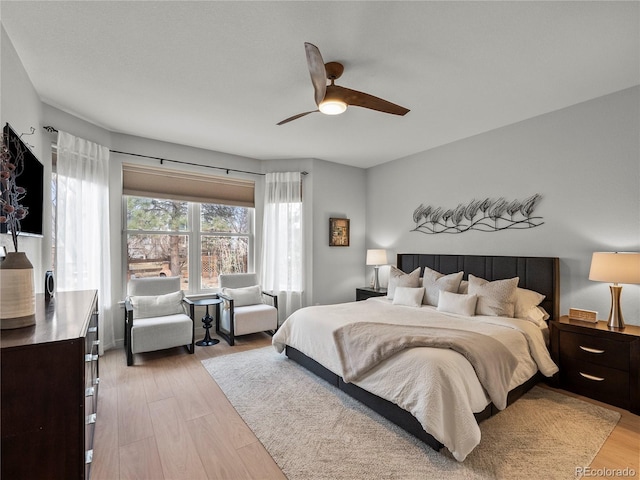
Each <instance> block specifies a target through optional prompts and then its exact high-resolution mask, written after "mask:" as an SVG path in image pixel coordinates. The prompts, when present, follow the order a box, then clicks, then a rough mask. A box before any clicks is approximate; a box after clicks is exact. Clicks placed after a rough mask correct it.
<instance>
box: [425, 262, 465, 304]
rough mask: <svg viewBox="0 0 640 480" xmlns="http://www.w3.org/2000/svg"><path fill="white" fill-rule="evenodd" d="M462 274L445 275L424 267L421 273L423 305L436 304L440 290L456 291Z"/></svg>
mask: <svg viewBox="0 0 640 480" xmlns="http://www.w3.org/2000/svg"><path fill="white" fill-rule="evenodd" d="M462 275H464V272H458V273H451V274H449V275H445V274H444V273H440V272H436V271H435V270H431V269H430V268H429V267H424V274H423V275H422V286H423V287H424V299H423V300H422V302H423V303H424V304H425V305H433V306H437V305H438V295H439V293H440V291H442V290H444V291H446V292H453V293H455V292H457V291H458V288H460V281H461V280H462Z"/></svg>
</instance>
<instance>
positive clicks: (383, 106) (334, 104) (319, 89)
mask: <svg viewBox="0 0 640 480" xmlns="http://www.w3.org/2000/svg"><path fill="white" fill-rule="evenodd" d="M304 49H305V51H306V54H307V65H308V66H309V73H310V74H311V83H313V89H314V90H315V100H316V105H318V109H317V110H310V111H308V112H303V113H299V114H297V115H294V116H292V117H289V118H286V119H284V120H282V121H281V122H279V123H278V125H283V124H285V123H289V122H291V121H293V120H297V119H298V118H300V117H304V116H305V115H309V114H310V113H315V112H321V113H324V114H326V115H338V114H340V113H343V112H344V111H345V110H346V109H347V106H349V105H351V106H354V107H363V108H369V109H371V110H377V111H379V112H384V113H392V114H394V115H405V114H406V113H407V112H408V111H409V109H407V108H404V107H401V106H400V105H396V104H395V103H391V102H388V101H387V100H383V99H382V98H378V97H374V96H373V95H369V94H368V93H363V92H358V91H356V90H351V89H350V88H345V87H341V86H339V85H336V84H335V81H336V80H337V79H338V78H340V76H341V75H342V72H343V71H344V66H343V65H342V64H341V63H338V62H329V63H324V60H322V55H320V50H318V47H316V46H315V45H313V44H311V43H308V42H305V44H304ZM327 80H329V81H330V82H331V83H330V84H329V85H327Z"/></svg>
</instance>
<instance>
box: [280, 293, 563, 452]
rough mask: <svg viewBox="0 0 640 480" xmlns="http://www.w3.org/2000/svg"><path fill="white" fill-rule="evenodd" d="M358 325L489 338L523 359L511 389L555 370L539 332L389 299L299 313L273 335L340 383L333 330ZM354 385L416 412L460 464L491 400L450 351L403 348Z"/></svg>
mask: <svg viewBox="0 0 640 480" xmlns="http://www.w3.org/2000/svg"><path fill="white" fill-rule="evenodd" d="M357 321H367V322H380V323H393V324H398V325H400V326H401V325H429V326H433V327H444V328H454V329H455V328H460V329H465V330H471V331H474V332H478V333H483V334H486V335H490V336H492V337H493V338H495V339H497V340H498V341H500V342H501V343H503V344H504V345H505V346H506V347H508V348H509V350H511V352H512V353H513V354H514V355H515V356H516V357H517V358H518V360H519V364H518V367H517V368H516V370H515V372H514V374H513V377H512V379H511V385H510V389H513V388H515V387H517V386H518V385H520V384H522V383H524V382H525V381H526V380H528V379H529V378H531V377H532V376H533V375H534V374H535V373H536V372H537V371H538V370H540V371H541V372H542V373H543V374H544V375H545V376H551V375H553V374H554V373H556V372H557V371H558V367H557V366H556V365H555V364H554V363H553V361H552V360H551V357H550V356H549V352H548V350H547V348H546V345H545V340H544V337H543V333H542V330H540V328H539V327H538V326H536V325H534V324H533V323H531V322H529V321H527V320H521V319H515V318H505V317H486V316H474V317H464V316H460V315H454V314H444V313H441V312H438V311H437V310H436V309H435V308H434V307H429V306H426V305H423V306H422V307H420V308H415V307H406V306H402V305H393V304H392V303H391V301H389V300H387V299H386V298H384V297H378V298H370V299H368V300H366V301H362V302H353V303H343V304H338V305H324V306H314V307H306V308H303V309H300V310H297V311H296V312H294V313H293V314H292V315H291V316H290V317H289V318H288V319H287V320H286V321H285V322H284V324H283V325H282V326H281V327H280V329H279V330H278V331H277V332H276V334H275V335H274V336H273V345H274V347H275V348H276V350H277V351H278V352H283V351H284V348H285V346H286V345H289V346H291V347H294V348H295V349H297V350H299V351H300V352H302V353H304V354H305V355H307V356H308V357H310V358H313V359H314V360H316V361H317V362H318V363H320V364H321V365H323V366H324V367H325V368H327V369H329V370H331V371H332V372H334V373H335V374H337V375H340V376H341V377H342V376H343V374H342V371H341V367H340V362H339V360H338V356H337V352H336V348H335V344H334V341H333V335H332V332H333V330H335V329H336V328H338V327H340V326H342V325H346V324H348V323H353V322H357ZM399 328H401V327H399ZM353 383H355V384H356V385H358V386H359V387H360V388H363V389H364V390H367V391H369V392H371V393H373V394H375V395H377V396H379V397H382V398H384V399H386V400H389V401H391V402H393V403H395V404H396V405H399V406H400V407H402V408H403V409H405V410H407V411H409V412H411V413H412V414H413V416H415V417H416V418H417V419H418V421H419V422H420V423H421V424H422V427H423V428H424V429H425V431H426V432H427V433H429V434H430V435H432V436H433V437H434V438H435V439H436V440H438V441H439V442H440V443H442V444H443V445H445V446H446V447H447V448H448V449H449V450H450V451H451V453H452V454H453V456H454V457H455V458H456V460H458V461H463V460H464V459H465V458H466V457H467V455H468V454H469V453H470V452H471V451H472V450H473V449H474V448H475V447H476V446H477V445H478V444H479V443H480V428H479V427H478V423H477V422H476V419H475V417H474V415H473V414H474V412H475V413H477V412H481V411H482V410H484V409H485V407H486V406H487V405H488V404H489V402H490V401H489V398H488V396H487V394H486V392H485V391H484V389H483V388H482V385H480V382H479V380H478V378H477V377H476V374H475V372H474V370H473V367H472V366H471V364H470V363H469V362H468V361H467V360H466V359H465V358H464V357H463V356H462V355H460V354H459V353H456V352H454V351H453V350H448V349H438V348H427V347H420V348H411V349H408V350H404V351H402V352H400V353H398V354H396V355H394V356H393V357H391V358H389V359H387V360H385V361H383V362H382V363H380V364H379V365H377V366H376V367H375V368H373V369H372V370H370V371H369V372H367V373H366V374H365V375H363V376H362V377H361V378H359V379H358V381H355V382H353Z"/></svg>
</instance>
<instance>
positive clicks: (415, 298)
mask: <svg viewBox="0 0 640 480" xmlns="http://www.w3.org/2000/svg"><path fill="white" fill-rule="evenodd" d="M422 297H424V288H422V287H419V288H413V287H397V288H396V293H395V295H394V297H393V304H394V305H406V306H407V307H420V306H422Z"/></svg>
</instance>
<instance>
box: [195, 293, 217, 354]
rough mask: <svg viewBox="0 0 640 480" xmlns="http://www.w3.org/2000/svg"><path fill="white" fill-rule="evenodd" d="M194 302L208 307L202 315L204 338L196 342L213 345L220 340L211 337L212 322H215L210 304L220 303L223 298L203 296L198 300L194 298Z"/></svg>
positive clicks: (207, 345)
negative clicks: (210, 311)
mask: <svg viewBox="0 0 640 480" xmlns="http://www.w3.org/2000/svg"><path fill="white" fill-rule="evenodd" d="M192 302H193V305H194V306H196V307H206V309H207V310H206V313H205V315H204V317H202V325H203V326H204V329H205V335H204V338H203V339H202V340H198V341H197V342H196V345H198V346H199V347H210V346H211V345H215V344H216V343H220V340H218V339H217V338H211V334H210V333H209V330H210V329H211V324H212V323H213V317H212V316H211V315H210V314H209V305H219V304H221V303H222V300H220V299H219V298H201V299H198V300H192Z"/></svg>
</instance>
